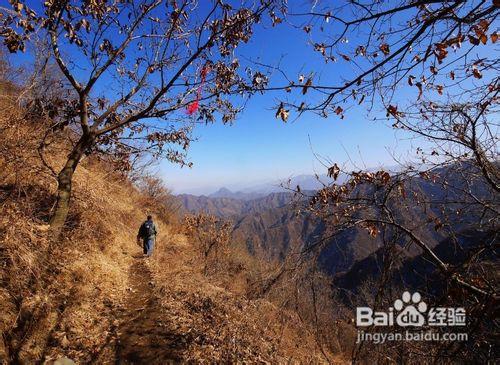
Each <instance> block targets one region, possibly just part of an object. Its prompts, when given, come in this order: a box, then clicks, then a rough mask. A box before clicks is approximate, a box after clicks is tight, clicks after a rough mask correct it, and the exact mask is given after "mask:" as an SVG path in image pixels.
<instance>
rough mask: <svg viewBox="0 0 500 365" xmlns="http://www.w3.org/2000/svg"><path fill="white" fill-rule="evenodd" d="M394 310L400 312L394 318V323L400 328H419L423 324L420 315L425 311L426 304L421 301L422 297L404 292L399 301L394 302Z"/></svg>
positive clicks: (422, 318) (423, 321)
mask: <svg viewBox="0 0 500 365" xmlns="http://www.w3.org/2000/svg"><path fill="white" fill-rule="evenodd" d="M403 308H404V309H403ZM394 309H396V310H397V311H401V313H399V314H398V316H397V317H396V323H397V324H398V325H399V326H401V327H407V326H415V327H420V326H423V325H424V323H425V317H424V315H423V314H422V313H425V312H426V311H427V304H425V302H423V301H422V296H421V295H420V293H418V292H415V293H413V295H411V294H410V292H407V291H405V292H404V293H403V295H402V297H401V299H397V300H396V301H395V302H394Z"/></svg>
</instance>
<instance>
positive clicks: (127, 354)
mask: <svg viewBox="0 0 500 365" xmlns="http://www.w3.org/2000/svg"><path fill="white" fill-rule="evenodd" d="M147 260H148V259H146V258H140V257H135V258H134V263H133V265H132V266H131V268H130V274H129V275H130V282H131V284H132V287H131V288H130V291H129V296H128V298H127V301H126V303H125V308H124V311H123V312H122V314H120V315H119V320H120V326H119V327H118V341H117V346H116V354H115V355H116V364H175V363H180V362H181V361H182V354H183V352H184V350H185V349H186V348H187V346H188V345H189V342H191V340H192V339H191V338H190V336H189V335H187V334H183V333H179V332H178V331H177V330H175V329H174V326H173V323H171V322H170V321H169V316H168V314H167V313H165V312H164V309H163V308H162V306H161V304H160V302H159V298H158V297H156V296H155V294H154V292H153V288H154V287H153V283H152V281H151V280H152V279H151V272H150V270H149V267H148V261H147Z"/></svg>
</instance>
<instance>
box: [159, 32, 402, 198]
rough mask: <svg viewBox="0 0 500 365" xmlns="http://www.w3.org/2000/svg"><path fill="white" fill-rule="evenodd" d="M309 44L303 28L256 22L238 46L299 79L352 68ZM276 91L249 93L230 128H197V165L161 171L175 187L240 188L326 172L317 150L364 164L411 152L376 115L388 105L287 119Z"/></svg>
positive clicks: (336, 76)
mask: <svg viewBox="0 0 500 365" xmlns="http://www.w3.org/2000/svg"><path fill="white" fill-rule="evenodd" d="M307 42H308V38H307V35H306V34H305V32H304V31H302V30H297V29H293V28H291V27H288V26H286V25H285V26H277V27H274V28H273V27H269V26H268V27H264V28H262V27H258V28H257V30H256V32H255V34H254V37H253V38H252V39H251V41H250V42H249V43H248V44H247V45H245V46H244V47H243V49H241V50H240V52H241V53H243V54H244V55H245V56H247V57H251V58H252V59H253V60H258V61H261V62H265V63H268V64H273V65H276V64H277V63H278V62H280V67H281V68H282V69H284V70H286V71H287V73H289V74H292V75H293V74H296V75H297V79H298V76H299V75H300V74H301V73H303V74H305V75H308V74H309V72H315V73H316V75H321V78H322V79H323V80H325V79H329V80H332V81H337V82H338V81H339V80H340V79H341V75H342V74H346V73H352V70H351V69H350V68H351V67H353V66H352V65H351V64H349V63H348V62H346V61H344V60H339V61H338V62H337V63H335V64H331V63H329V64H328V65H327V66H325V62H324V60H323V58H322V57H321V56H320V55H319V54H318V53H317V52H313V51H312V47H311V45H310V44H307ZM308 95H309V94H308ZM279 96H281V97H283V94H279V93H274V94H273V92H271V93H268V94H265V95H259V96H255V97H253V98H252V99H251V100H250V101H249V102H248V104H247V105H246V108H245V109H244V111H243V112H242V113H241V114H240V116H239V118H238V120H237V121H236V123H235V124H234V125H232V126H224V125H222V124H221V123H216V124H214V125H208V126H197V127H196V129H195V136H197V137H198V140H197V141H196V142H195V143H193V144H192V147H191V149H190V152H189V157H190V160H191V161H192V162H193V163H194V166H193V167H192V168H190V169H189V168H186V167H184V168H180V167H179V166H174V165H171V164H169V163H167V162H164V163H161V164H160V165H159V167H158V168H157V170H158V172H159V174H160V175H161V176H162V177H163V178H164V179H165V181H166V183H167V185H168V186H169V187H170V188H172V189H173V191H174V192H175V193H182V192H193V193H210V192H212V191H214V190H216V189H218V188H220V187H223V186H224V187H229V188H233V189H238V188H243V187H247V186H251V185H254V184H256V183H258V182H265V181H273V182H274V181H276V180H281V179H286V178H289V177H290V176H296V175H299V174H314V173H315V172H318V173H325V172H326V171H325V168H324V167H323V166H321V164H320V163H319V162H318V161H317V159H316V157H315V156H314V153H316V154H318V155H321V156H324V157H328V158H330V160H332V161H336V162H339V163H343V162H348V161H349V159H350V160H352V162H354V163H355V164H358V165H359V166H361V167H378V166H380V165H394V164H395V162H394V160H393V158H392V156H391V154H392V153H396V154H398V155H404V154H406V151H408V148H409V146H410V143H409V141H408V140H406V137H407V136H405V135H404V134H403V133H402V132H397V133H396V132H395V131H394V130H393V129H392V128H390V127H387V126H386V125H384V124H383V123H381V122H374V121H373V117H375V116H384V115H385V111H381V110H377V109H375V110H373V112H371V113H368V112H367V110H366V107H357V108H355V109H352V110H350V111H348V112H347V113H346V117H345V119H343V120H342V119H340V118H339V117H338V116H336V115H332V116H330V117H329V118H327V119H325V118H322V117H320V116H317V115H314V114H306V115H303V116H302V117H301V118H300V119H298V120H295V121H292V118H293V115H291V116H290V119H289V122H288V123H286V124H285V123H283V122H282V121H281V120H278V119H275V117H274V115H275V112H276V106H277V104H278V97H279ZM313 152H314V153H313Z"/></svg>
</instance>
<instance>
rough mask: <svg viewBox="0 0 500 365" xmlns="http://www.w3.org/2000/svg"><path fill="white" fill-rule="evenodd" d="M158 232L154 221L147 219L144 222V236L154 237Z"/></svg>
mask: <svg viewBox="0 0 500 365" xmlns="http://www.w3.org/2000/svg"><path fill="white" fill-rule="evenodd" d="M155 234H156V229H155V225H154V223H153V222H152V221H146V222H144V224H143V230H142V237H143V238H148V237H153V236H154V235H155Z"/></svg>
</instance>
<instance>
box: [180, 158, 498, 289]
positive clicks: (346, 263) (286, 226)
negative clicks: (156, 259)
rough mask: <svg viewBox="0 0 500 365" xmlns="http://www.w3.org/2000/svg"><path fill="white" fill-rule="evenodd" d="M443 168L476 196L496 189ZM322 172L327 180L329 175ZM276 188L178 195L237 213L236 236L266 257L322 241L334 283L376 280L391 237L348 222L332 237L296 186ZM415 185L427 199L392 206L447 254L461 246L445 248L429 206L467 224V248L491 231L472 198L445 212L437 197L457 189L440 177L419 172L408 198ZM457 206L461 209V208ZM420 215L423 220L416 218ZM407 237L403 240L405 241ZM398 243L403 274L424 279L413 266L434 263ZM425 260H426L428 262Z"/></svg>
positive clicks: (187, 203) (195, 207)
mask: <svg viewBox="0 0 500 365" xmlns="http://www.w3.org/2000/svg"><path fill="white" fill-rule="evenodd" d="M438 174H439V175H440V178H441V179H447V182H448V184H451V185H455V186H466V185H470V186H471V187H472V189H473V190H474V194H475V196H476V197H487V196H491V193H490V192H489V191H488V189H487V187H486V186H485V184H484V183H482V182H481V181H474V182H472V181H465V180H464V179H467V177H466V176H464V175H463V171H462V172H461V173H458V172H455V169H454V168H453V167H450V168H445V169H442V170H440V171H439V172H438ZM320 179H323V180H324V181H325V182H326V181H328V180H327V178H326V177H325V176H323V177H320ZM296 185H300V186H301V188H302V189H303V190H305V191H307V190H311V191H310V193H312V191H313V190H315V189H317V188H319V187H321V186H322V185H321V184H320V183H319V182H318V179H317V178H316V177H314V176H307V175H304V176H298V177H296V178H295V179H292V181H291V182H290V186H291V187H294V186H296ZM307 188H308V189H307ZM277 190H278V191H274V192H270V193H268V194H266V193H264V192H263V191H260V192H259V191H238V192H232V191H230V190H229V189H226V188H222V189H220V190H218V191H217V192H215V193H213V194H210V195H209V196H194V195H189V194H183V195H179V196H178V199H179V200H180V201H181V204H182V206H183V207H184V209H185V210H186V211H188V212H200V211H204V212H208V213H210V214H215V215H217V216H220V217H224V218H226V219H230V220H232V221H233V223H234V229H233V235H232V236H233V242H234V243H235V244H240V245H243V246H244V247H246V249H247V250H248V251H249V252H250V253H252V254H253V255H255V256H258V257H261V258H263V259H266V260H282V259H283V258H284V257H285V256H286V255H287V253H288V252H289V250H290V248H291V247H308V246H310V245H312V244H315V243H317V242H320V241H324V242H323V244H322V249H321V252H320V256H319V263H320V266H321V268H322V269H323V271H324V272H326V273H328V274H329V275H330V276H331V277H332V279H333V281H334V282H335V285H336V286H338V287H343V288H345V289H347V290H348V291H351V292H352V291H356V288H358V287H359V286H360V285H361V283H362V282H365V281H368V280H372V279H373V278H374V277H376V276H377V275H379V274H380V271H381V265H382V261H383V257H384V252H385V251H384V244H383V239H387V238H388V237H385V238H383V237H380V235H378V236H377V237H371V236H370V235H369V234H368V232H367V230H365V229H362V228H351V229H347V230H345V231H344V232H342V233H341V234H339V235H336V236H335V237H334V238H331V237H328V234H329V233H328V229H327V228H328V227H326V226H325V223H324V222H322V221H320V220H319V219H318V218H316V217H314V216H311V215H310V214H307V213H301V214H298V213H297V211H298V208H300V207H301V206H302V205H304V204H306V203H307V202H306V201H304V200H302V201H301V200H298V201H297V199H295V198H294V194H293V193H291V192H289V191H286V190H285V189H283V188H279V189H277ZM358 193H359V192H358ZM412 193H418V194H419V195H420V196H423V197H424V201H427V202H428V203H426V204H411V202H410V204H404V205H403V204H402V205H400V206H399V205H397V204H396V206H395V207H393V211H394V214H395V215H396V216H397V218H398V220H400V221H401V222H404V223H405V224H408V225H409V226H411V225H413V226H415V233H416V234H418V236H419V237H420V238H421V239H422V240H423V241H425V242H426V244H427V245H428V246H430V247H431V248H434V247H436V250H438V251H439V252H440V253H441V254H442V255H445V256H444V257H446V258H447V259H449V260H450V261H452V262H453V260H454V258H455V259H458V258H460V257H464V253H463V252H462V251H460V250H458V251H457V250H456V248H455V251H451V250H450V249H447V247H448V246H449V245H450V244H451V243H450V242H451V240H450V238H449V237H448V236H447V233H446V232H447V231H446V230H436V229H435V224H434V223H433V222H427V223H426V220H427V219H428V215H429V213H431V214H432V215H434V216H435V217H437V218H440V219H443V220H445V216H446V219H448V222H447V224H448V225H449V226H450V227H451V230H452V231H453V232H465V233H464V237H465V238H460V237H455V241H454V242H463V243H464V245H465V246H466V248H470V247H472V246H474V244H477V243H478V242H479V241H480V240H482V239H483V238H484V237H485V235H487V233H485V232H476V231H474V227H475V226H474V224H475V223H476V221H477V217H479V216H480V214H481V212H480V210H478V208H477V207H475V206H474V205H472V206H471V207H467V209H465V210H462V208H463V207H460V206H456V205H450V206H449V207H448V209H450V211H449V212H445V211H442V209H441V207H440V205H439V204H434V203H432V202H442V201H445V200H448V201H454V200H457V196H455V195H454V194H456V193H451V192H450V190H444V189H443V188H442V185H440V184H439V183H434V182H432V181H429V180H425V179H422V178H418V177H417V178H414V179H413V181H412V182H411V191H409V192H408V196H409V198H408V199H412V196H413V194H412ZM488 194H490V195H488ZM455 210H456V211H457V212H458V211H460V212H461V214H457V213H456V212H455ZM452 213H453V214H452ZM450 217H451V218H450ZM418 222H421V224H415V223H418ZM488 234H489V233H488ZM459 236H460V235H459ZM404 243H405V242H403V241H401V243H400V245H401V246H402V245H403V244H404ZM466 248H464V249H466ZM400 251H401V255H400V258H399V260H400V261H399V264H398V265H395V267H396V268H398V270H400V276H401V277H402V278H401V280H400V282H408V283H410V284H413V285H417V284H418V283H419V282H420V281H418V280H415V279H414V277H413V276H414V275H415V273H416V272H418V271H420V274H419V275H421V276H422V275H427V274H429V272H432V271H433V266H432V265H431V266H429V264H428V260H427V259H426V258H425V257H423V256H422V252H421V251H420V249H418V248H417V247H415V246H411V249H405V250H403V249H402V248H401V249H400ZM451 252H456V254H452V253H451ZM457 255H458V256H457ZM424 262H425V263H427V264H425V265H424V264H423V263H424Z"/></svg>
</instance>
